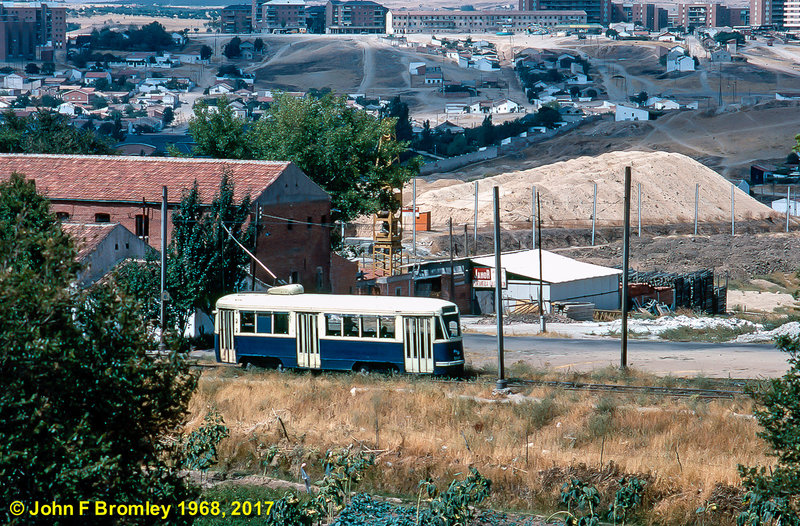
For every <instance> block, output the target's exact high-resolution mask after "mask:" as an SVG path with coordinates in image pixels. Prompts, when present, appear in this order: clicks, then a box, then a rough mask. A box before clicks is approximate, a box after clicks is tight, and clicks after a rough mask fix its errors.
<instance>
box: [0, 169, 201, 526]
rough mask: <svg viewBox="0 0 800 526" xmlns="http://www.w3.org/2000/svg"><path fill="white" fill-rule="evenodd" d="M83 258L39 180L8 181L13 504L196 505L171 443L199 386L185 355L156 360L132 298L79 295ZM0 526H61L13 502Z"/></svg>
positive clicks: (1, 452) (0, 454)
mask: <svg viewBox="0 0 800 526" xmlns="http://www.w3.org/2000/svg"><path fill="white" fill-rule="evenodd" d="M75 261H76V250H75V247H74V246H73V243H72V241H71V239H70V238H69V237H68V236H67V235H66V234H65V233H64V232H63V231H62V230H61V227H60V223H59V222H58V221H57V220H56V218H55V217H54V216H53V215H52V214H51V213H50V211H49V203H48V202H47V200H46V199H44V198H43V197H41V196H39V195H38V194H37V193H36V189H35V186H34V183H33V182H32V181H28V180H25V178H24V177H23V176H20V175H17V174H13V175H12V176H11V178H10V180H9V181H8V182H5V183H2V184H0V345H2V347H3V353H2V354H0V380H1V381H2V385H3V389H2V392H0V429H2V432H1V433H0V476H2V479H3V482H4V483H3V485H2V489H0V492H2V493H3V501H4V502H11V501H14V500H19V501H22V502H24V503H33V502H35V501H39V502H53V501H55V502H59V503H74V502H77V501H80V500H104V501H107V502H111V503H142V502H146V501H148V500H150V501H154V502H159V503H161V504H175V503H177V502H179V501H182V500H185V499H190V498H192V497H193V496H194V490H193V489H192V488H191V487H190V486H188V484H187V482H186V481H185V480H184V479H183V478H181V477H180V476H179V474H178V473H177V471H176V469H177V468H176V467H172V466H171V464H170V463H168V461H167V458H166V456H165V449H164V447H165V446H163V444H164V442H163V438H164V436H165V434H166V433H167V432H168V431H169V430H171V429H173V428H174V427H175V426H176V425H178V424H180V423H181V422H182V421H183V418H184V414H185V410H186V407H187V404H188V401H189V398H190V396H191V393H192V391H193V389H194V387H195V383H196V379H195V377H194V376H193V375H191V374H190V373H189V370H188V365H187V364H186V362H185V361H184V360H183V359H182V358H181V357H179V356H178V355H176V354H172V355H170V356H169V357H167V359H164V360H155V359H153V358H151V357H148V356H147V355H146V349H148V348H149V345H150V344H149V342H148V341H147V339H146V334H147V333H146V331H145V327H144V326H143V325H142V324H141V323H140V321H139V318H138V316H137V315H136V314H135V309H134V307H133V305H132V304H131V303H130V302H129V301H127V300H125V299H124V298H120V297H119V296H118V295H117V294H115V293H114V292H113V291H111V290H110V289H109V288H108V287H106V286H98V287H95V288H93V289H91V290H89V291H81V292H76V291H75V290H74V289H73V288H72V287H71V284H72V283H73V282H74V280H75V278H76V275H77V271H78V264H77V263H76V262H75ZM173 520H174V521H177V522H176V523H180V522H181V519H180V517H176V518H173ZM0 521H2V522H3V523H4V524H23V523H24V524H35V523H41V524H52V518H51V517H43V518H42V520H39V521H37V520H36V519H35V518H34V517H31V516H27V517H25V519H24V520H21V519H17V518H16V517H13V516H11V515H10V513H9V509H8V507H7V506H4V507H3V508H2V510H0ZM187 522H188V521H187Z"/></svg>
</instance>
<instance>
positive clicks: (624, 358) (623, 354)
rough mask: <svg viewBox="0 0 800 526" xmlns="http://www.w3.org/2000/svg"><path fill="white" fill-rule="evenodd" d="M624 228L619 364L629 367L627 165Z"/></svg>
mask: <svg viewBox="0 0 800 526" xmlns="http://www.w3.org/2000/svg"><path fill="white" fill-rule="evenodd" d="M624 218H625V221H624V224H625V226H624V228H623V231H622V294H621V296H622V298H621V299H622V327H621V329H620V332H621V335H620V340H621V343H622V346H621V349H620V358H619V366H620V368H622V369H625V368H627V367H628V261H629V259H630V246H631V240H630V237H631V167H630V166H626V167H625V214H624Z"/></svg>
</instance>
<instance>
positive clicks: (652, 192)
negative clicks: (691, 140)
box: [417, 151, 773, 226]
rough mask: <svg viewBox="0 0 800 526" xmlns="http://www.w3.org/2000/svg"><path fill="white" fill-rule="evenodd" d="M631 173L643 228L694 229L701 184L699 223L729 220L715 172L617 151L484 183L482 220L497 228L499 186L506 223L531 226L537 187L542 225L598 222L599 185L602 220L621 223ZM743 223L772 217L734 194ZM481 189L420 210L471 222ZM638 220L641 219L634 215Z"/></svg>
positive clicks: (445, 190) (432, 196) (434, 195)
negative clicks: (680, 225) (629, 171)
mask: <svg viewBox="0 0 800 526" xmlns="http://www.w3.org/2000/svg"><path fill="white" fill-rule="evenodd" d="M625 166H632V168H633V196H634V197H633V203H634V204H633V208H634V211H633V214H635V213H636V211H635V208H636V203H637V184H638V183H641V185H642V221H643V222H644V223H646V224H663V223H676V222H690V221H692V220H693V216H694V196H695V184H699V185H700V207H699V220H700V221H701V222H705V221H721V220H722V221H724V220H726V219H730V196H731V184H730V183H729V182H728V181H727V180H725V178H723V177H722V176H721V175H719V174H718V173H716V172H715V171H713V170H711V169H710V168H707V167H706V166H703V165H702V164H700V163H699V162H697V161H695V160H693V159H691V158H689V157H687V156H685V155H681V154H677V153H667V152H640V151H616V152H610V153H606V154H603V155H599V156H596V157H578V158H576V159H571V160H568V161H563V162H557V163H554V164H549V165H545V166H540V167H537V168H532V169H528V170H522V171H509V172H508V173H505V174H502V175H497V176H494V177H489V178H486V179H484V180H481V181H480V182H479V197H478V200H479V206H478V221H479V223H481V224H488V223H490V222H491V221H492V197H491V192H492V187H493V186H499V187H500V201H501V206H502V212H501V220H502V222H503V223H507V222H518V221H519V222H524V221H530V218H531V187H532V186H536V188H537V190H538V191H539V193H540V201H541V208H542V220H543V222H545V223H546V224H548V225H556V226H557V225H561V224H568V223H569V222H574V221H584V220H588V219H591V215H592V194H593V183H597V220H598V222H599V223H601V224H613V223H615V222H618V221H619V219H620V210H621V208H622V199H623V179H624V170H625ZM734 195H735V206H734V210H735V214H736V216H737V218H738V219H740V220H742V219H759V218H765V217H768V216H770V215H772V214H773V212H772V211H771V210H770V209H769V208H768V207H766V206H764V205H762V204H761V203H759V202H757V201H756V200H754V199H753V198H751V197H750V196H748V195H747V194H745V193H744V192H742V191H740V190H739V189H736V190H735V193H734ZM474 199H475V194H474V184H473V183H471V182H470V183H456V184H452V185H449V186H445V187H440V188H432V189H428V190H424V191H422V193H421V194H420V195H419V196H418V197H417V205H418V206H419V207H420V209H421V210H423V211H424V210H430V211H431V212H432V214H431V216H432V219H433V221H434V223H437V224H442V223H444V222H446V221H447V218H449V217H452V218H453V221H454V223H456V224H462V223H470V222H471V221H472V217H473V208H474ZM633 217H635V216H633Z"/></svg>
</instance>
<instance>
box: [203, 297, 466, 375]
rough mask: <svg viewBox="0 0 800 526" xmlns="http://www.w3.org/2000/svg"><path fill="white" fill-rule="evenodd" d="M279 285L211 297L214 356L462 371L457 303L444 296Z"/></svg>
mask: <svg viewBox="0 0 800 526" xmlns="http://www.w3.org/2000/svg"><path fill="white" fill-rule="evenodd" d="M281 289H282V290H281ZM285 290H287V288H284V287H276V288H275V289H271V291H273V292H272V293H253V292H251V293H239V294H231V295H228V296H224V297H222V298H220V299H219V300H218V301H217V310H216V313H215V319H214V349H215V352H216V357H217V361H219V362H222V363H240V364H243V365H247V364H254V365H260V366H265V367H285V368H295V367H298V368H304V369H332V370H354V371H369V370H395V371H405V372H408V373H420V374H438V375H458V374H461V373H462V372H463V369H464V350H463V345H462V341H461V328H460V323H459V314H458V307H456V305H455V304H453V303H450V302H449V301H444V300H439V299H434V298H409V297H397V296H394V297H393V296H346V295H335V294H304V293H291V292H289V293H286V292H284V291H285ZM288 290H291V288H289V289H288Z"/></svg>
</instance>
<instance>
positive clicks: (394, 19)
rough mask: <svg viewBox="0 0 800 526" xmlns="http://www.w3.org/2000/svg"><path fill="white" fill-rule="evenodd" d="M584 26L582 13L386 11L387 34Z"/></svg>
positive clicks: (479, 31) (584, 14)
mask: <svg viewBox="0 0 800 526" xmlns="http://www.w3.org/2000/svg"><path fill="white" fill-rule="evenodd" d="M585 23H586V13H585V12H584V11H449V10H448V11H444V10H442V11H390V12H389V14H388V15H387V32H389V33H398V34H409V33H472V32H478V33H482V32H493V31H499V30H501V29H510V30H524V29H527V28H529V27H531V26H549V27H553V26H560V25H569V24H585Z"/></svg>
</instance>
